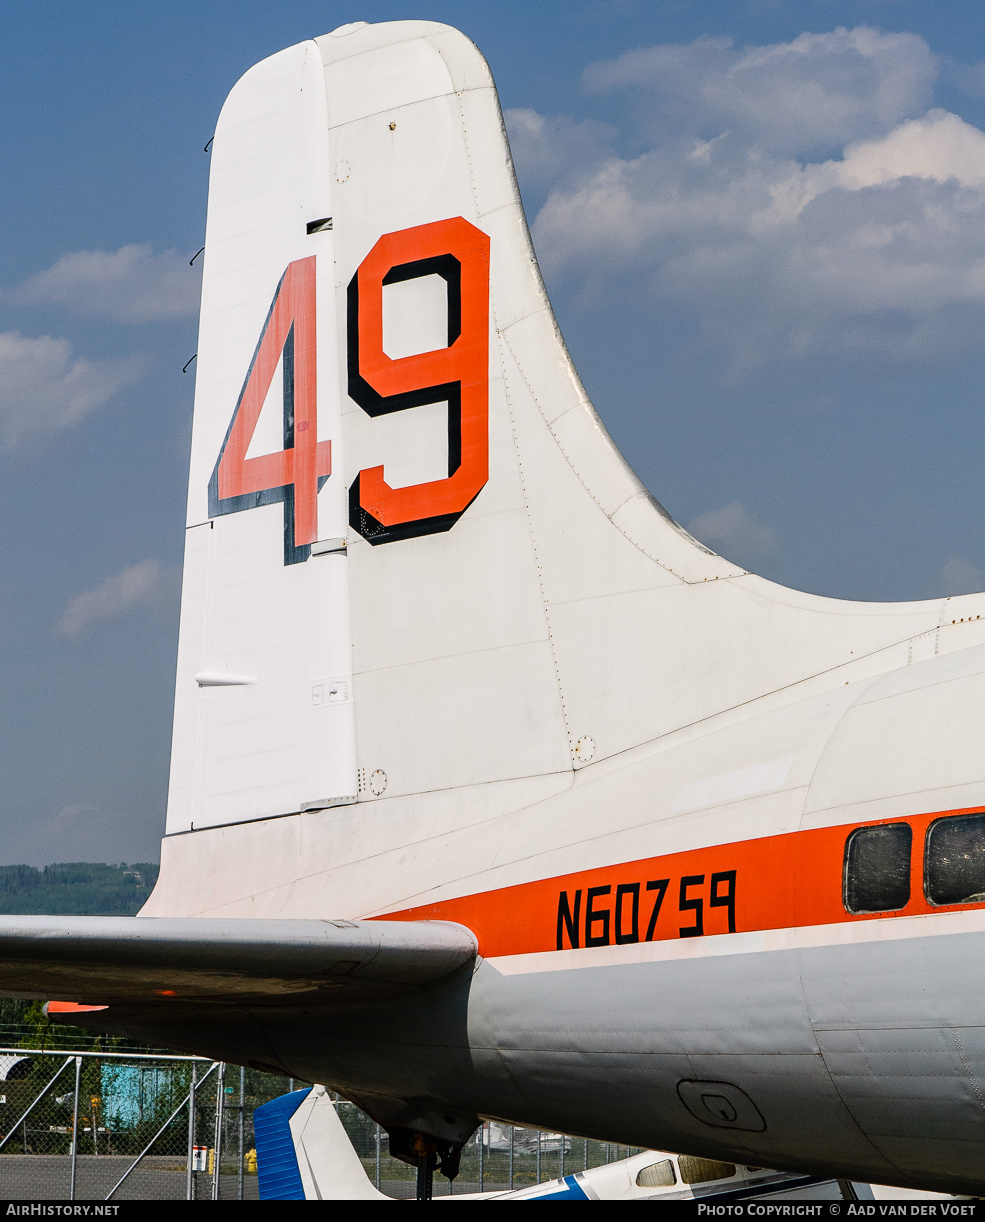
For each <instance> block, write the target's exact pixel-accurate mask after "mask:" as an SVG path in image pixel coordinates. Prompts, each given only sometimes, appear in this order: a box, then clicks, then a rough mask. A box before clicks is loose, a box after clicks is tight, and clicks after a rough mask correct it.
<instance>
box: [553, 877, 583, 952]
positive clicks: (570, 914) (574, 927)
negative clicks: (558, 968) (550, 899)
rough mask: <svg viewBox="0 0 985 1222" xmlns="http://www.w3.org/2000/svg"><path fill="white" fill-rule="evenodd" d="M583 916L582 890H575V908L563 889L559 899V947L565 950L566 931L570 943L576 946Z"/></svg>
mask: <svg viewBox="0 0 985 1222" xmlns="http://www.w3.org/2000/svg"><path fill="white" fill-rule="evenodd" d="M580 917H581V890H580V889H579V890H578V891H576V892H575V905H574V910H572V909H571V907H570V906H569V904H568V893H567V891H562V892H561V894H560V895H559V896H558V900H557V948H558V950H564V931H565V930H567V931H568V944H569V945H570V946H571V947H572V948H574V947H577V946H578V945H579V942H578V924H579V919H580Z"/></svg>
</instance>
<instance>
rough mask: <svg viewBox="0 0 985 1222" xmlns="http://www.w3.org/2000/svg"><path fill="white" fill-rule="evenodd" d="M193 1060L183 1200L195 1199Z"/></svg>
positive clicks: (194, 1084) (193, 1063) (194, 1067)
mask: <svg viewBox="0 0 985 1222" xmlns="http://www.w3.org/2000/svg"><path fill="white" fill-rule="evenodd" d="M195 1073H196V1066H195V1062H194V1061H192V1080H191V1084H190V1085H189V1087H188V1175H187V1182H186V1184H185V1200H186V1201H194V1200H195V1172H194V1171H193V1170H192V1168H193V1167H194V1165H195V1163H194V1159H195V1086H196V1082H195Z"/></svg>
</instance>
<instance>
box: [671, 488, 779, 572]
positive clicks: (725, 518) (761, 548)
mask: <svg viewBox="0 0 985 1222" xmlns="http://www.w3.org/2000/svg"><path fill="white" fill-rule="evenodd" d="M687 529H688V533H689V534H692V535H693V536H694V537H695V539H698V540H700V541H701V542H702V543H708V544H713V545H715V547H716V548H720V549H721V550H723V551H724V552H725V553H726V554H727V555H728V556H729V557H730V558H731V557H733V556H734V557H739V558H740V559H739V563H740V564H741V563H745V561H747V560H752V559H754V558H757V557H759V556H766V555H768V554H769V553H770V552H775V551H776V547H777V539H776V531H775V530H774V529H773V527H772V526H770V525H769V524H768V523H766V522H764V521H762V519H761V518H758V517H757V516H756V515H755V514H754V513H750V511H749V510H748V509H746V507H745V505H743V504H742V502H741V501H730V502H729V504H728V505H723V506H722V508H721V509H710V510H708V511H707V512H706V513H702V514H699V515H698V516H697V517H696V518H693V519H692V520H691V521H690V522H688V524H687Z"/></svg>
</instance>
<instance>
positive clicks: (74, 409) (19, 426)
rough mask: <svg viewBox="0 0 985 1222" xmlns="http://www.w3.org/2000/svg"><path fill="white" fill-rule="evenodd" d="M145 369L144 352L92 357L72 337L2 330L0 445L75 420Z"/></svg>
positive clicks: (13, 446) (13, 443) (24, 439)
mask: <svg viewBox="0 0 985 1222" xmlns="http://www.w3.org/2000/svg"><path fill="white" fill-rule="evenodd" d="M146 371H147V361H146V359H145V358H144V357H140V356H128V357H117V358H115V359H110V360H104V361H92V360H89V359H88V358H87V357H84V356H76V355H75V353H74V352H73V349H72V345H71V344H70V343H69V341H68V340H67V339H55V338H53V337H52V336H50V335H42V336H39V337H38V338H36V339H31V338H29V337H28V336H24V335H21V334H19V333H18V332H17V331H6V332H3V333H0V448H2V449H3V450H6V451H8V452H9V451H11V450H15V449H17V448H18V446H20V445H22V444H24V443H25V442H27V441H29V440H32V439H33V438H35V437H37V436H39V435H44V434H47V433H53V432H56V431H57V430H59V429H63V428H66V427H68V426H69V425H72V424H75V423H76V422H77V421H79V420H81V419H82V418H83V417H84V416H87V415H89V413H90V412H92V411H94V410H95V409H96V408H97V407H101V406H102V405H103V404H104V403H105V402H106V401H107V400H108V399H110V398H111V397H112V396H113V395H115V394H116V392H117V391H119V390H121V389H122V388H123V387H124V386H129V385H132V384H133V383H134V382H138V381H140V379H141V378H142V377H143V376H144V374H145V373H146Z"/></svg>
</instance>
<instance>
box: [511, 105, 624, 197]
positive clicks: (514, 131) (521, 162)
mask: <svg viewBox="0 0 985 1222" xmlns="http://www.w3.org/2000/svg"><path fill="white" fill-rule="evenodd" d="M503 118H504V119H505V120H506V128H507V131H508V132H509V137H510V152H511V153H512V154H513V164H514V165H515V166H516V171H517V174H518V175H519V176H520V179H521V181H522V183H523V185H527V184H533V185H535V186H540V185H542V184H544V183H548V182H550V181H551V180H552V179H557V178H559V177H561V176H562V175H570V174H573V173H576V172H577V171H579V170H583V169H584V168H585V167H586V166H591V165H593V164H594V163H595V162H597V161H598V160H599V158H600V156H602V155H603V153H605V152H606V151H607V150H608V147H609V144H610V142H611V140H612V137H613V136H614V135H615V129H614V128H612V127H610V126H609V125H608V124H607V123H600V122H599V121H598V120H597V119H584V120H582V121H581V122H577V121H576V120H574V119H572V118H571V117H570V116H568V115H541V114H538V113H537V111H536V110H530V109H528V108H525V107H518V108H514V109H512V110H507V111H505V112H504V114H503Z"/></svg>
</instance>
